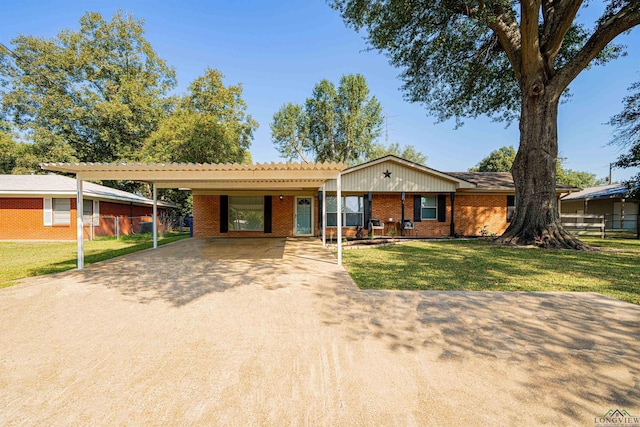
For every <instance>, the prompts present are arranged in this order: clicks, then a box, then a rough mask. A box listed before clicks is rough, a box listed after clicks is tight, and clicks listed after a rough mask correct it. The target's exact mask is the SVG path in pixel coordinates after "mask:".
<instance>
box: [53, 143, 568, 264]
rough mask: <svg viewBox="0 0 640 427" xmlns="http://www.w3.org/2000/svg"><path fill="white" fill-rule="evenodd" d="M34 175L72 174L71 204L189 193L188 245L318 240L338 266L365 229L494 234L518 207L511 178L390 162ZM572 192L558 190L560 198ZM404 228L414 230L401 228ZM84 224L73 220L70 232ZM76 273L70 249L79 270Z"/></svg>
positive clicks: (118, 168) (89, 167)
mask: <svg viewBox="0 0 640 427" xmlns="http://www.w3.org/2000/svg"><path fill="white" fill-rule="evenodd" d="M41 166H42V168H43V169H45V170H51V171H58V172H65V173H74V174H76V178H77V180H78V192H77V194H78V195H79V196H78V197H79V198H81V196H80V194H82V192H81V188H82V185H83V184H82V183H83V182H85V181H87V180H99V179H111V180H132V181H144V182H148V183H150V184H152V187H153V193H154V200H157V199H156V189H157V188H190V189H191V191H192V194H193V234H194V237H224V238H233V237H297V236H322V239H323V243H324V241H325V237H331V236H333V237H334V238H335V240H337V243H338V245H337V246H338V257H337V258H338V259H337V262H338V264H341V262H342V237H343V236H347V237H349V236H354V235H355V234H356V230H357V228H358V227H367V226H368V224H369V223H370V222H372V220H373V219H377V220H379V223H380V226H379V230H380V232H383V233H388V234H400V235H402V234H405V235H406V234H407V233H413V234H414V235H417V236H421V237H437V236H476V235H479V234H480V230H481V229H485V230H486V232H488V233H496V234H500V233H502V232H503V231H504V230H505V229H506V228H507V226H508V224H509V220H510V218H511V216H512V215H513V212H514V210H515V203H516V200H515V188H514V185H513V180H512V178H511V174H509V173H486V172H477V173H473V172H440V171H437V170H435V169H432V168H429V167H426V166H423V165H420V164H417V163H414V162H410V161H408V160H405V159H401V158H399V157H395V156H391V155H390V156H385V157H382V158H379V159H376V160H373V161H370V162H367V163H363V164H360V165H357V166H353V167H350V168H348V167H347V166H346V165H344V164H343V163H328V162H325V163H262V164H260V163H257V164H252V165H244V164H237V163H234V164H199V163H195V164H194V163H168V164H157V163H130V164H128V163H73V164H72V163H52V164H42V165H41ZM572 190H575V189H574V188H573V187H566V186H562V185H558V186H557V192H558V195H559V194H560V193H567V192H569V191H572ZM338 206H342V210H341V211H340V209H339V208H338ZM154 220H156V219H155V218H154ZM405 220H409V221H410V222H411V223H412V225H413V228H412V229H407V227H406V226H403V225H404V224H405ZM82 224H83V220H82V215H81V216H79V217H78V227H81V226H82ZM382 224H384V226H383V225H382ZM394 230H395V231H394ZM156 245H157V244H156V236H155V233H154V247H155V246H156ZM83 265H84V255H83V248H82V239H78V268H80V269H81V268H83Z"/></svg>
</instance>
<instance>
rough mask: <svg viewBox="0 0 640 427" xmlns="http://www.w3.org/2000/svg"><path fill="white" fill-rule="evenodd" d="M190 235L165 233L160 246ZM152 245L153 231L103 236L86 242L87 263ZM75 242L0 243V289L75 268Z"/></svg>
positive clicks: (159, 237) (159, 240) (159, 238)
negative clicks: (20, 280)
mask: <svg viewBox="0 0 640 427" xmlns="http://www.w3.org/2000/svg"><path fill="white" fill-rule="evenodd" d="M186 237H189V234H188V233H187V234H179V233H165V235H164V236H158V245H163V244H166V243H171V242H175V241H176V240H180V239H184V238H186ZM152 246H153V238H152V236H151V234H138V235H132V236H123V237H121V238H120V240H117V239H115V238H114V237H100V238H97V239H95V240H93V241H91V242H85V243H84V253H85V256H84V263H85V265H87V264H92V263H94V262H98V261H103V260H105V259H109V258H114V257H117V256H120V255H125V254H128V253H131V252H136V251H140V250H143V249H148V248H150V247H152ZM76 248H77V243H76V242H0V288H5V287H7V286H11V285H13V284H15V281H16V280H18V279H23V278H25V277H31V276H39V275H41V274H49V273H59V272H61V271H65V270H71V269H73V268H75V267H76V253H77V252H76Z"/></svg>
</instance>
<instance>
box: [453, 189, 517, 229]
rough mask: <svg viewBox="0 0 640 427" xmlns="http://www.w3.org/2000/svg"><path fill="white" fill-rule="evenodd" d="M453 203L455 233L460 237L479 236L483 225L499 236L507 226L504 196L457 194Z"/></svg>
mask: <svg viewBox="0 0 640 427" xmlns="http://www.w3.org/2000/svg"><path fill="white" fill-rule="evenodd" d="M455 203H456V205H455V215H456V218H455V227H456V233H457V234H459V235H461V236H479V235H480V229H481V228H482V227H484V226H485V225H486V226H487V232H489V233H495V234H497V235H498V236H499V235H501V234H502V233H504V231H505V230H506V229H507V227H508V226H509V223H508V222H507V196H505V195H484V194H473V195H472V194H468V195H461V194H457V195H456V202H455Z"/></svg>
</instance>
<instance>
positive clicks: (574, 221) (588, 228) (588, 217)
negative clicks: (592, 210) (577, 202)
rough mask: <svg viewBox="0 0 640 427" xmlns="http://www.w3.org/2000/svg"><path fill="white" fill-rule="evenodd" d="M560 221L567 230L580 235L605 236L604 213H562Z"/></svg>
mask: <svg viewBox="0 0 640 427" xmlns="http://www.w3.org/2000/svg"><path fill="white" fill-rule="evenodd" d="M560 221H562V225H563V226H564V228H566V229H567V231H570V232H571V233H573V234H575V235H577V236H580V235H589V234H591V235H598V236H600V237H602V238H604V225H605V221H604V215H592V214H561V215H560Z"/></svg>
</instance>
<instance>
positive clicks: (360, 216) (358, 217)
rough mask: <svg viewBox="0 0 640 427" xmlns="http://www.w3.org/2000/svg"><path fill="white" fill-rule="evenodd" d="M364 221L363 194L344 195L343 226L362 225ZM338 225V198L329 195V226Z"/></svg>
mask: <svg viewBox="0 0 640 427" xmlns="http://www.w3.org/2000/svg"><path fill="white" fill-rule="evenodd" d="M363 223H364V203H363V197H362V196H343V197H342V226H343V227H357V226H360V227H362V225H363ZM337 225H338V198H337V197H336V196H327V227H336V226H337Z"/></svg>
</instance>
